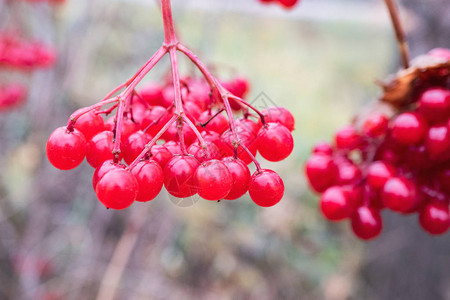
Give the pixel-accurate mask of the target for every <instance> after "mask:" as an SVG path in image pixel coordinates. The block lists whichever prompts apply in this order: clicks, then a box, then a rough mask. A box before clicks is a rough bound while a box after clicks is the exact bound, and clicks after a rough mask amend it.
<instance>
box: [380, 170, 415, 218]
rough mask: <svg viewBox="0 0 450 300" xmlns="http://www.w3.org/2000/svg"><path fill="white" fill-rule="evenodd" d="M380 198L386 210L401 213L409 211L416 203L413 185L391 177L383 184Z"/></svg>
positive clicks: (404, 180)
mask: <svg viewBox="0 0 450 300" xmlns="http://www.w3.org/2000/svg"><path fill="white" fill-rule="evenodd" d="M381 198H382V200H383V204H384V205H385V206H386V207H387V208H390V209H392V210H393V211H397V212H401V213H407V212H409V211H411V210H412V209H413V208H414V207H415V206H416V204H417V202H418V199H417V190H416V187H415V185H414V183H412V182H411V181H410V180H408V179H405V178H399V177H393V178H391V179H389V180H388V181H387V182H386V183H385V184H384V187H383V190H382V193H381Z"/></svg>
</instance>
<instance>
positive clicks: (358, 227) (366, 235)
mask: <svg viewBox="0 0 450 300" xmlns="http://www.w3.org/2000/svg"><path fill="white" fill-rule="evenodd" d="M351 224H352V229H353V232H354V233H355V235H356V236H357V237H359V238H360V239H363V240H370V239H374V238H376V237H377V236H378V235H380V233H381V230H382V229H383V220H382V219H381V215H380V211H379V210H377V209H375V208H371V207H367V206H361V207H359V208H358V209H357V210H356V211H355V213H354V214H353V216H352V222H351Z"/></svg>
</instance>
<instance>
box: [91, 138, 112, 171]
mask: <svg viewBox="0 0 450 300" xmlns="http://www.w3.org/2000/svg"><path fill="white" fill-rule="evenodd" d="M113 139H114V134H113V133H112V132H111V131H102V132H100V133H98V134H96V135H95V136H94V137H93V138H92V139H91V140H90V141H89V142H88V143H87V152H86V160H87V162H88V163H89V164H90V165H91V166H92V167H93V168H97V167H98V166H100V165H101V164H102V163H103V162H104V161H106V160H109V159H112V158H113V155H112V151H113V148H114V143H113Z"/></svg>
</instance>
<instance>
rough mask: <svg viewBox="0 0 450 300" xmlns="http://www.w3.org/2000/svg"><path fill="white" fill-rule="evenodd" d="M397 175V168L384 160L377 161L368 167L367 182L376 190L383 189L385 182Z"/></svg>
mask: <svg viewBox="0 0 450 300" xmlns="http://www.w3.org/2000/svg"><path fill="white" fill-rule="evenodd" d="M395 175H396V170H395V168H394V167H393V166H391V165H390V164H388V163H386V162H384V161H376V162H373V163H371V164H370V166H369V168H368V169H367V175H366V176H367V183H368V184H369V185H370V186H371V187H372V188H373V189H375V190H381V189H382V188H383V186H384V184H385V183H386V182H387V181H388V180H389V179H390V178H392V177H394V176H395Z"/></svg>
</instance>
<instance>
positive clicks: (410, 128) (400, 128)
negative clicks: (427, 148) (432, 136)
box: [391, 112, 427, 145]
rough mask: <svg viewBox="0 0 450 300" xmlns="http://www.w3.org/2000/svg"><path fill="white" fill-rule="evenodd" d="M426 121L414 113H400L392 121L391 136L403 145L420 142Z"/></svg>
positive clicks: (425, 128)
mask: <svg viewBox="0 0 450 300" xmlns="http://www.w3.org/2000/svg"><path fill="white" fill-rule="evenodd" d="M426 131H427V123H426V121H425V119H424V118H423V117H421V116H420V115H419V114H416V113H410V112H406V113H402V114H400V115H398V116H397V117H396V118H395V119H394V121H393V122H392V126H391V132H392V138H393V139H394V140H395V141H396V142H398V143H400V144H404V145H416V144H418V143H420V142H421V141H422V140H423V139H424V137H425V134H426Z"/></svg>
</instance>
